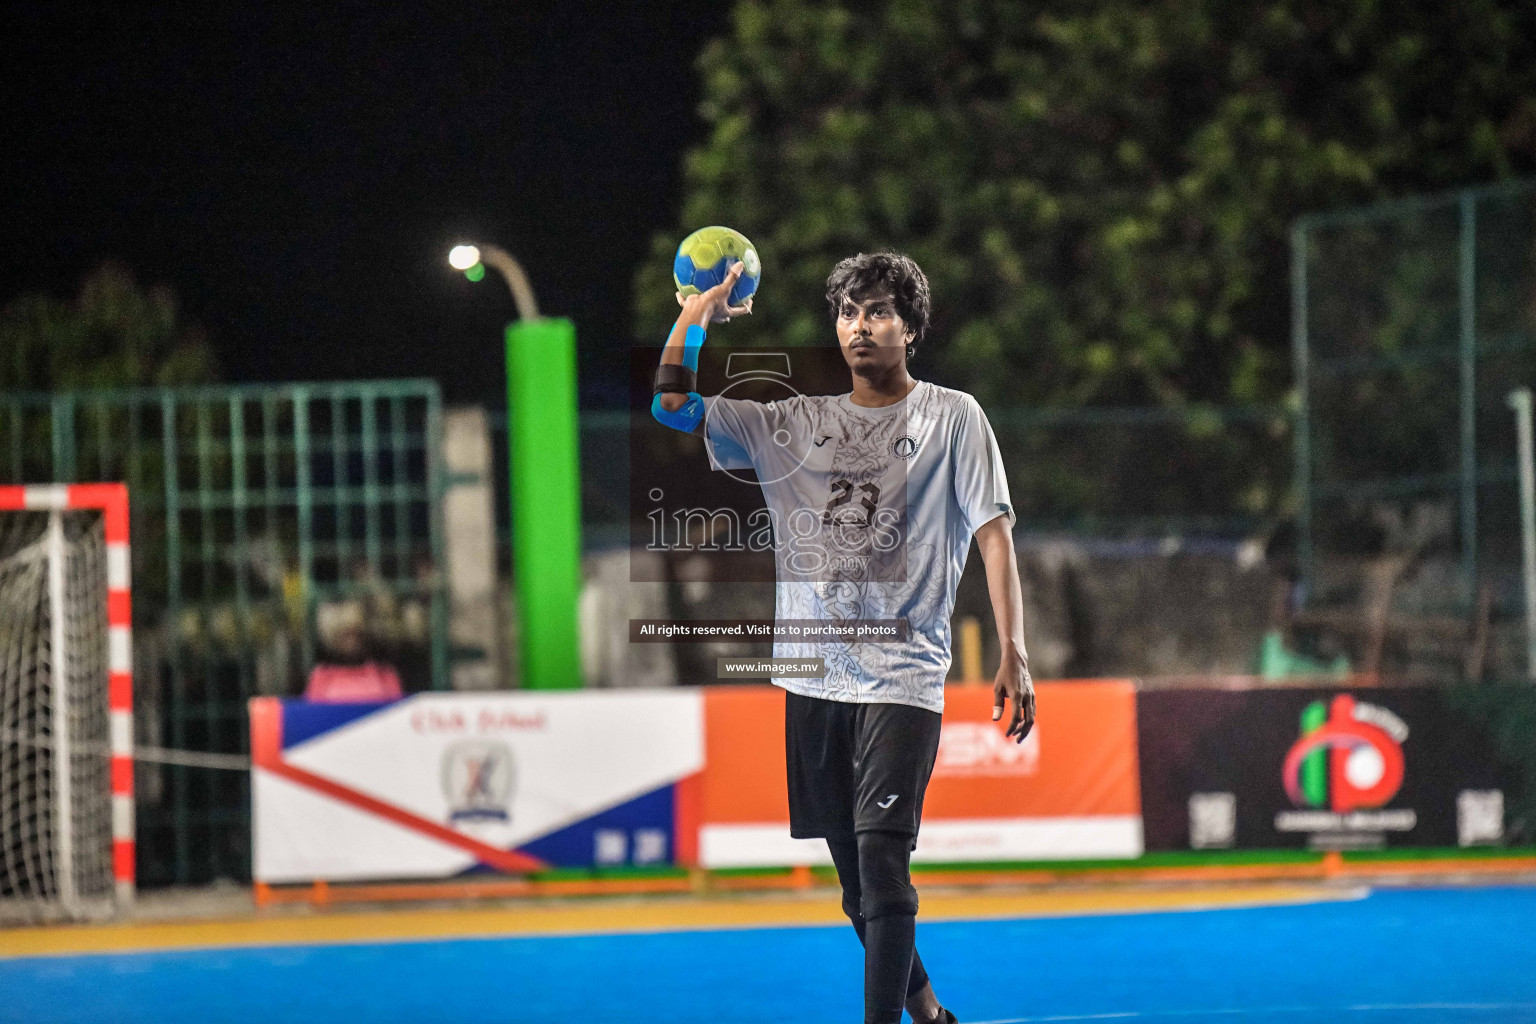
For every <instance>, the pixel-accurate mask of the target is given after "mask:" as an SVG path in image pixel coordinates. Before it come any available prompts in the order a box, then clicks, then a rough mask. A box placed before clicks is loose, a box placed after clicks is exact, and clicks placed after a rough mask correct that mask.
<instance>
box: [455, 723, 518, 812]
mask: <svg viewBox="0 0 1536 1024" xmlns="http://www.w3.org/2000/svg"><path fill="white" fill-rule="evenodd" d="M513 781H514V772H513V766H512V750H511V748H510V747H508V746H507V745H506V744H505V743H501V742H499V741H496V740H460V741H459V742H458V743H454V744H453V745H451V746H450V747H448V749H447V750H445V751H443V768H442V782H443V796H444V797H446V798H447V800H448V820H449V821H496V822H502V823H506V822H509V821H511V819H512V815H511V806H512V784H513Z"/></svg>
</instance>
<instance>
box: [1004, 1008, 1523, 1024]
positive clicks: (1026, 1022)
mask: <svg viewBox="0 0 1536 1024" xmlns="http://www.w3.org/2000/svg"><path fill="white" fill-rule="evenodd" d="M1400 1010H1422V1011H1425V1012H1428V1011H1431V1010H1486V1011H1489V1012H1492V1011H1498V1010H1536V1003H1379V1004H1378V1003H1367V1004H1361V1005H1359V1006H1346V1007H1344V1008H1343V1012H1346V1013H1374V1012H1390V1011H1400ZM1329 1012H1334V1013H1337V1012H1339V1011H1338V1009H1337V1008H1335V1007H1327V1006H1255V1007H1251V1008H1245V1009H1230V1010H1152V1011H1150V1012H1146V1013H1143V1012H1141V1011H1138V1010H1128V1011H1125V1012H1122V1013H1079V1014H1057V1015H1054V1016H1050V1017H1002V1018H999V1019H997V1020H982V1021H976V1024H1045V1022H1046V1021H1062V1020H1116V1019H1124V1018H1127V1017H1130V1018H1136V1017H1233V1016H1247V1015H1249V1014H1260V1013H1329Z"/></svg>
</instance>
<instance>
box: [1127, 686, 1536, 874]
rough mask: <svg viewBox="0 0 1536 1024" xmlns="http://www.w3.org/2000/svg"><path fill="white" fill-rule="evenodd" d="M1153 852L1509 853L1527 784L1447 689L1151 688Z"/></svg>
mask: <svg viewBox="0 0 1536 1024" xmlns="http://www.w3.org/2000/svg"><path fill="white" fill-rule="evenodd" d="M1136 718H1137V732H1138V746H1139V748H1140V751H1141V802H1142V809H1143V815H1144V819H1145V822H1146V842H1147V849H1149V850H1187V849H1192V848H1193V849H1224V848H1234V847H1235V848H1249V849H1262V848H1284V847H1302V848H1312V849H1358V848H1371V847H1381V846H1457V845H1460V846H1473V845H1489V844H1500V843H1502V842H1503V841H1504V833H1505V797H1506V794H1507V793H1510V792H1511V791H1512V787H1513V786H1514V785H1515V784H1516V781H1517V775H1516V773H1515V772H1514V771H1512V770H1511V769H1510V768H1509V767H1508V766H1507V765H1505V764H1504V763H1502V762H1501V761H1500V759H1499V757H1498V755H1497V753H1496V745H1495V743H1494V742H1493V740H1492V737H1491V736H1490V735H1489V734H1488V729H1487V727H1486V726H1484V725H1482V724H1480V722H1479V721H1478V720H1477V719H1475V718H1474V717H1472V716H1471V715H1469V714H1467V713H1466V712H1465V711H1464V710H1461V709H1460V708H1459V707H1458V705H1457V703H1456V701H1455V700H1454V699H1453V696H1452V694H1451V693H1450V692H1449V691H1446V690H1440V689H1426V688H1375V687H1367V688H1360V689H1352V690H1343V689H1292V688H1275V689H1252V690H1236V691H1233V690H1163V691H1144V692H1142V693H1141V694H1140V695H1139V696H1138V698H1137V708H1136Z"/></svg>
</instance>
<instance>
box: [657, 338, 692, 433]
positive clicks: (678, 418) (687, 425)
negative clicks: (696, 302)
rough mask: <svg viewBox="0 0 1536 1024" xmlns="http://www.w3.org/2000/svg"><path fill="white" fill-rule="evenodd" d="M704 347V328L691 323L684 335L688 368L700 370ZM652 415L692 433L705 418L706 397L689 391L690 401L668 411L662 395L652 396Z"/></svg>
mask: <svg viewBox="0 0 1536 1024" xmlns="http://www.w3.org/2000/svg"><path fill="white" fill-rule="evenodd" d="M703 347H704V328H702V327H700V326H699V325H698V324H689V325H688V333H687V334H686V335H685V336H684V337H683V365H684V366H686V367H688V369H690V370H692V371H694V372H695V373H697V372H698V369H699V349H701V348H703ZM651 415H652V416H653V417H655V419H656V422H657V423H660V424H661V425H662V426H664V427H671V428H672V429H673V430H681V431H682V432H683V433H685V434H691V433H693V432H694V431H695V430H697V429H698V427H699V421H700V420H702V419H703V418H704V399H703V398H701V397H699V393H698V392H697V391H690V392H688V401H686V402H684V403H683V406H682V408H680V409H678V410H677V411H676V412H668V411H667V410H665V409H663V408H662V407H661V396H660V395H655V396H653V397H652V398H651Z"/></svg>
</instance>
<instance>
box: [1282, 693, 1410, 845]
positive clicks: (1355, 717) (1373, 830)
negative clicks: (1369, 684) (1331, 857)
mask: <svg viewBox="0 0 1536 1024" xmlns="http://www.w3.org/2000/svg"><path fill="white" fill-rule="evenodd" d="M1407 738H1408V726H1407V724H1406V723H1405V722H1404V721H1403V720H1402V719H1401V718H1399V717H1398V716H1397V715H1395V714H1393V713H1392V712H1391V711H1388V710H1387V709H1386V708H1384V707H1381V706H1379V705H1376V704H1367V703H1365V702H1364V701H1356V700H1355V699H1354V698H1353V697H1351V696H1349V695H1348V694H1339V695H1338V696H1337V697H1334V698H1333V701H1332V702H1331V703H1330V704H1329V705H1328V706H1327V708H1326V710H1325V709H1324V705H1323V702H1322V701H1314V702H1313V703H1311V704H1309V705H1308V706H1307V708H1306V710H1304V711H1303V712H1302V715H1301V738H1300V739H1298V740H1297V741H1296V742H1295V744H1293V745H1292V746H1291V749H1290V751H1289V752H1288V753H1287V754H1286V755H1285V764H1284V766H1283V767H1282V768H1281V778H1282V781H1283V782H1284V783H1285V793H1286V796H1288V797H1290V799H1291V803H1293V804H1295V805H1296V806H1297V807H1301V808H1307V810H1300V811H1282V812H1280V813H1279V814H1277V815H1276V816H1275V828H1276V829H1278V830H1279V831H1281V832H1310V833H1312V834H1313V835H1314V836H1318V835H1328V836H1331V837H1333V839H1332V840H1330V842H1343V841H1350V840H1351V839H1353V840H1359V841H1362V842H1366V843H1367V844H1375V843H1377V842H1379V838H1376V837H1379V836H1380V834H1381V833H1384V832H1408V831H1412V829H1413V828H1414V827H1415V825H1416V824H1417V823H1418V815H1417V814H1416V813H1415V812H1414V810H1413V809H1412V808H1401V809H1397V810H1391V809H1386V804H1387V803H1388V802H1389V801H1391V800H1392V798H1393V797H1395V796H1397V793H1398V790H1400V789H1401V788H1402V786H1403V773H1404V770H1405V767H1406V766H1405V762H1404V759H1403V741H1404V740H1406V739H1407Z"/></svg>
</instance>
